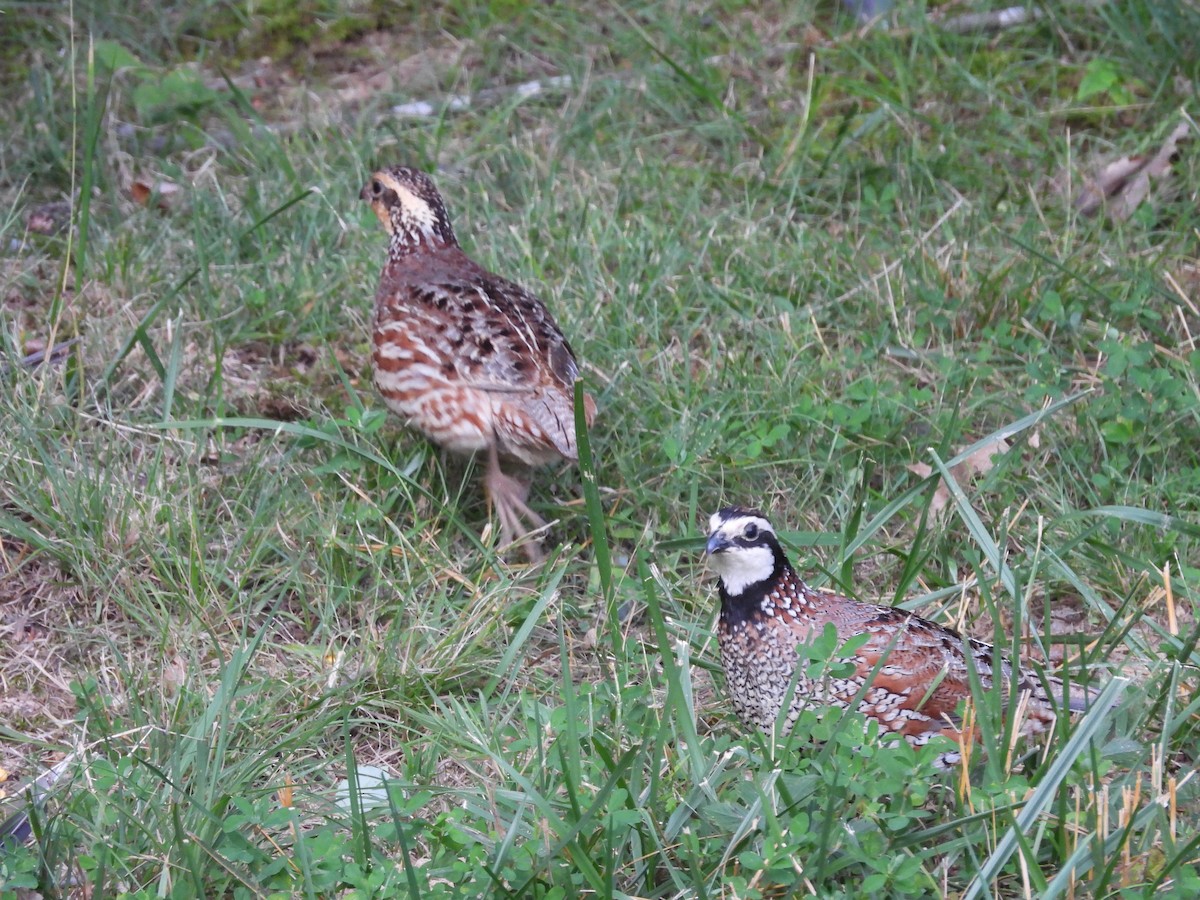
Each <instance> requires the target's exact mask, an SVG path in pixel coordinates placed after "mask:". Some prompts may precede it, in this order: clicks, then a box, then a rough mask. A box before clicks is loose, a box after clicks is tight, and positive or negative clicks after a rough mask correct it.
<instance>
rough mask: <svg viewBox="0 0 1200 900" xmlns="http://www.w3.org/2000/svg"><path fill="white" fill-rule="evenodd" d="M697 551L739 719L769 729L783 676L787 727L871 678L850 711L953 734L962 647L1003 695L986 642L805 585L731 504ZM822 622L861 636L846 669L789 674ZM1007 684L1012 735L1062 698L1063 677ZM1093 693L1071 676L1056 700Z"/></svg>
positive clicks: (1074, 707) (966, 693)
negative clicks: (707, 565) (712, 581)
mask: <svg viewBox="0 0 1200 900" xmlns="http://www.w3.org/2000/svg"><path fill="white" fill-rule="evenodd" d="M707 553H708V556H709V558H710V560H711V565H712V566H713V568H715V569H716V570H717V573H718V574H719V575H720V595H721V616H720V621H719V623H718V625H717V640H718V643H719V644H720V647H721V664H722V666H723V667H724V669H725V680H726V683H727V685H728V690H729V696H730V699H731V700H732V701H733V708H734V710H735V711H736V712H737V714H738V716H739V717H740V718H741V719H742V721H744V722H745V723H746V724H748V725H753V726H757V727H758V728H760V729H762V730H763V731H766V732H768V733H770V731H771V730H772V728H774V727H775V724H776V720H777V718H778V716H779V713H780V710H781V708H782V707H783V702H784V699H785V696H786V695H787V693H788V691H789V690H790V689H791V686H792V681H793V679H796V685H795V689H794V693H793V694H792V702H791V706H790V707H789V709H788V712H787V717H786V720H785V722H784V723H782V727H783V728H784V730H786V731H790V730H791V728H792V726H793V725H794V724H795V722H796V719H797V718H798V717H799V715H800V713H801V711H802V710H803V709H805V708H806V707H821V706H834V707H839V708H842V709H844V708H846V707H847V706H849V705H850V703H851V702H852V701H853V699H854V698H855V697H856V696H857V695H858V693H859V691H860V689H861V688H862V687H863V684H864V682H866V681H867V679H869V678H870V679H871V683H870V685H869V686H868V687H867V689H866V690H865V691H864V692H863V695H862V699H861V700H860V702H859V705H858V710H859V712H861V713H863V714H864V715H866V716H867V717H868V718H871V719H875V720H876V721H877V722H878V723H879V727H880V729H881V731H884V732H892V733H896V734H899V735H901V736H903V737H904V738H905V739H906V740H907V741H908V742H909V743H910V744H912V745H914V746H919V745H922V744H925V743H927V742H928V741H929V739H930V738H932V737H933V736H934V735H945V736H947V737H950V738H953V739H955V740H956V741H959V742H961V741H962V733H961V727H962V722H961V720H960V715H959V712H958V705H959V701H961V700H963V699H965V698H969V697H970V696H971V689H970V682H969V680H968V679H969V675H968V670H967V663H966V660H965V657H964V652H965V651H964V646H965V647H968V648H969V650H970V653H971V656H972V659H973V661H974V665H975V670H976V672H977V673H978V675H979V681H980V683H981V685H982V687H983V688H984V690H992V689H993V688H995V689H998V690H999V691H1000V692H1001V696H1002V697H1003V698H1004V700H1005V701H1006V703H1007V700H1008V694H1009V687H1010V684H1011V683H1012V674H1013V670H1012V664H1011V663H1010V662H1009V661H1008V660H1007V659H1005V658H1004V657H1003V656H1001V655H999V654H997V653H996V652H995V650H994V649H993V648H992V647H991V646H990V645H988V644H985V643H982V642H981V641H976V640H973V639H972V640H967V641H965V644H964V638H963V637H962V636H961V635H960V634H959V633H958V632H957V631H953V630H951V629H949V628H945V627H943V626H941V625H938V624H936V623H934V622H930V621H929V620H928V619H923V618H921V617H920V616H917V615H914V614H912V613H909V612H905V611H904V610H902V609H896V608H895V607H890V606H873V605H871V604H867V603H860V602H858V601H857V600H851V599H849V598H848V597H841V596H838V595H836V594H832V593H827V592H823V591H818V590H814V589H813V588H811V587H809V586H808V585H807V584H805V583H804V581H803V580H802V579H801V578H800V576H799V575H797V574H796V572H795V570H794V569H793V568H792V566H791V563H789V562H788V559H787V556H786V555H785V554H784V552H783V548H782V547H781V546H780V544H779V540H778V539H777V538H776V537H775V531H774V530H773V529H772V528H771V523H770V522H768V521H767V520H766V518H765V517H764V516H763V514H762V513H761V512H758V511H757V510H752V509H744V508H742V507H737V506H730V507H726V508H725V509H722V510H721V511H720V512H717V513H716V514H714V515H713V517H712V518H711V519H710V520H709V534H708V547H707ZM830 623H832V624H833V625H834V627H835V628H836V629H837V633H838V637H839V639H840V641H842V642H844V641H846V640H848V639H850V638H852V637H855V636H856V635H864V634H865V635H868V636H869V637H868V638H867V641H866V643H865V644H863V645H862V646H861V647H859V648H858V649H857V650H854V651H853V653H852V654H851V656H850V661H851V662H852V663H853V664H854V667H855V673H854V674H853V675H852V676H849V677H846V678H839V679H824V680H820V681H816V680H812V679H809V678H807V677H806V676H805V673H804V671H801V672H800V675H799V676H797V674H796V669H797V666H798V665H799V658H800V657H799V655H798V653H797V650H796V648H797V645H798V644H802V643H808V642H811V641H812V640H814V639H815V638H816V637H818V636H819V635H820V634H821V633H822V631H823V630H824V629H825V626H826V625H828V624H830ZM881 659H883V662H882V664H880V660H881ZM877 666H878V670H876V667H877ZM872 672H874V673H875V674H874V676H873V677H872V674H871V673H872ZM1017 689H1018V692H1019V694H1020V695H1021V696H1022V700H1023V701H1024V703H1025V706H1024V718H1023V720H1022V722H1021V724H1020V731H1021V733H1022V734H1024V735H1030V734H1037V733H1039V732H1042V731H1045V730H1046V729H1048V728H1049V727H1050V726H1051V725H1052V724H1053V722H1054V717H1055V713H1056V711H1057V710H1058V709H1060V708H1061V707H1062V705H1063V683H1062V682H1061V681H1060V680H1059V679H1057V678H1051V677H1045V678H1042V677H1039V676H1038V675H1037V674H1036V673H1035V672H1033V671H1032V670H1029V669H1026V668H1024V667H1020V666H1018V669H1017ZM1095 696H1096V692H1092V691H1088V690H1085V689H1083V688H1081V687H1079V686H1077V685H1075V684H1072V685H1071V686H1070V692H1069V695H1068V696H1067V697H1066V703H1065V705H1066V708H1067V709H1068V710H1069V711H1071V712H1077V711H1082V710H1084V709H1086V708H1087V705H1088V704H1089V703H1090V702H1091V701H1092V700H1093V699H1095ZM960 756H961V754H960V753H958V752H956V751H951V752H948V753H945V754H942V756H941V757H940V758H939V764H941V765H942V766H949V765H954V764H955V763H957V762H959V758H960Z"/></svg>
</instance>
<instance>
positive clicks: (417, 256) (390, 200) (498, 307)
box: [361, 166, 596, 559]
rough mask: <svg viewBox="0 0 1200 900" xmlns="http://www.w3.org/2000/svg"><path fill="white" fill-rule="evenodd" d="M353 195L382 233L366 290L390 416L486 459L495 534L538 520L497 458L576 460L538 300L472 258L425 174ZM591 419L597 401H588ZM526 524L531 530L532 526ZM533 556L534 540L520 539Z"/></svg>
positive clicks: (519, 531) (398, 170)
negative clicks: (382, 247) (373, 281)
mask: <svg viewBox="0 0 1200 900" xmlns="http://www.w3.org/2000/svg"><path fill="white" fill-rule="evenodd" d="M361 197H362V199H364V200H366V201H367V202H368V203H370V204H371V209H373V210H374V211H375V215H376V216H378V217H379V221H380V222H382V223H383V227H384V228H386V229H387V232H388V234H389V236H390V240H389V242H388V257H387V262H386V263H385V264H384V266H383V272H382V274H381V275H380V277H379V289H378V291H377V292H376V295H375V320H374V326H373V337H374V343H375V350H374V361H375V385H376V387H378V389H379V392H380V393H381V394H382V395H383V399H384V402H385V403H386V404H387V405H388V408H389V409H391V410H392V411H394V412H396V413H398V414H399V415H401V416H403V417H404V419H405V421H406V422H407V424H409V425H411V426H412V427H413V428H416V429H417V430H418V431H420V432H421V433H423V434H424V435H425V436H426V437H427V438H429V440H431V441H433V442H434V443H435V444H438V445H440V446H442V447H444V448H446V449H447V450H452V451H455V452H459V453H476V452H479V451H483V450H486V451H487V454H488V468H487V475H486V477H485V479H484V487H485V489H486V491H487V495H488V498H489V499H490V501H491V502H492V503H493V504H494V505H495V507H496V512H497V513H498V515H499V517H500V528H501V538H502V541H503V542H504V543H510V542H511V541H512V540H514V539H515V538H518V537H522V536H524V535H526V534H528V530H526V529H525V528H524V525H523V523H528V524H529V525H531V526H532V527H533V528H540V527H542V526H544V525H545V524H546V523H545V522H544V521H543V520H542V518H541V517H540V516H538V515H537V513H535V512H533V510H531V509H530V508H529V507H528V506H527V505H526V502H525V501H526V497H527V496H528V493H529V483H528V481H527V480H525V479H523V478H519V477H516V476H514V475H510V474H505V473H504V472H503V471H502V470H501V468H500V460H501V459H504V460H506V461H511V462H516V463H518V464H520V465H522V466H526V467H528V466H540V465H545V464H547V463H551V462H555V461H558V460H575V459H577V458H578V451H577V449H576V444H575V413H574V385H575V381H576V379H578V378H579V367H578V365H577V364H576V362H575V355H574V353H573V352H572V351H571V345H570V344H568V343H567V340H566V338H565V337H563V333H562V331H560V330H559V328H558V325H556V324H555V322H554V319H553V318H552V317H551V315H550V313H549V312H548V311H547V310H546V307H545V306H544V305H543V304H542V302H541V301H540V300H539V299H538V298H537V297H535V296H534V295H533V294H531V293H530V292H529V291H527V290H525V289H524V288H523V287H521V286H520V285H518V284H514V283H513V282H511V281H508V280H507V279H504V278H501V277H500V276H499V275H495V274H493V273H491V272H489V271H488V270H487V269H485V268H483V267H482V266H480V265H478V264H477V263H475V262H474V261H473V260H471V259H470V258H469V257H468V256H467V255H466V254H465V253H464V252H463V251H462V248H461V247H460V246H459V245H458V240H457V239H456V238H455V236H454V229H453V228H451V227H450V218H449V216H448V215H447V214H446V207H445V205H444V204H443V203H442V198H441V196H440V195H439V194H438V192H437V188H435V187H434V185H433V181H432V180H431V179H430V178H429V176H428V175H426V174H425V173H424V172H420V171H417V170H416V169H410V168H408V167H405V166H392V167H391V168H387V169H381V170H380V171H378V172H376V173H375V174H374V175H372V176H371V180H370V181H368V182H367V184H366V186H365V187H364V188H363V189H362V193H361ZM584 404H585V416H586V419H587V422H588V424H589V425H590V424H591V422H592V420H593V418H594V417H595V414H596V404H595V403H594V402H593V400H592V398H591V397H590V396H585V398H584ZM529 530H532V529H529ZM525 549H526V552H527V553H528V554H529V555H530V558H531V559H534V558H536V557H537V548H536V545H535V544H527V545H526V548H525Z"/></svg>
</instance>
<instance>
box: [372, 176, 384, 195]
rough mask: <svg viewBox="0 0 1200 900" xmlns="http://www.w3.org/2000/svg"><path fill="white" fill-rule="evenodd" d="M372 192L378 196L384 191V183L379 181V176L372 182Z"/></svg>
mask: <svg viewBox="0 0 1200 900" xmlns="http://www.w3.org/2000/svg"><path fill="white" fill-rule="evenodd" d="M371 193H372V194H374V195H375V196H376V197H378V196H379V195H380V194H382V193H383V185H382V184H381V183H380V182H379V179H378V178H376V179H375V180H373V181H372V182H371Z"/></svg>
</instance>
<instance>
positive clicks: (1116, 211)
mask: <svg viewBox="0 0 1200 900" xmlns="http://www.w3.org/2000/svg"><path fill="white" fill-rule="evenodd" d="M1189 131H1190V126H1189V124H1188V123H1187V122H1180V123H1179V124H1178V125H1177V126H1176V127H1175V130H1174V131H1172V132H1171V133H1170V135H1168V137H1167V139H1166V141H1164V142H1163V145H1162V146H1161V147H1159V149H1158V152H1157V153H1155V154H1153V155H1148V154H1145V153H1143V154H1140V155H1138V156H1122V157H1121V158H1120V159H1118V160H1115V161H1113V162H1110V163H1108V164H1107V165H1105V166H1103V167H1102V168H1100V170H1099V171H1098V172H1097V173H1096V174H1095V176H1093V177H1091V178H1084V181H1083V189H1082V190H1081V191H1080V192H1079V195H1078V196H1077V197H1076V198H1075V201H1074V205H1075V209H1076V210H1078V212H1079V214H1080V215H1083V216H1091V215H1095V214H1096V213H1097V212H1098V211H1100V210H1101V209H1104V210H1106V211H1107V212H1108V215H1109V217H1110V218H1111V219H1112V220H1113V221H1115V222H1123V221H1125V220H1126V219H1128V218H1129V217H1130V216H1131V215H1133V212H1134V210H1136V209H1137V208H1138V206H1140V205H1141V203H1142V201H1143V200H1145V199H1146V198H1147V197H1149V196H1150V188H1151V182H1152V180H1154V181H1158V180H1161V179H1163V178H1166V177H1167V176H1168V175H1170V174H1171V166H1172V164H1173V163H1174V162H1175V161H1176V160H1178V159H1179V144H1180V143H1181V142H1182V141H1183V140H1184V139H1185V138H1187V137H1188V134H1189Z"/></svg>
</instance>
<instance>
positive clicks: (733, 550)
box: [709, 547, 775, 597]
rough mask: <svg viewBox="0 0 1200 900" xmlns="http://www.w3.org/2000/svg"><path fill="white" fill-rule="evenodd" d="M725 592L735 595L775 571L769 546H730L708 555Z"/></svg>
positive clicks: (768, 576)
mask: <svg viewBox="0 0 1200 900" xmlns="http://www.w3.org/2000/svg"><path fill="white" fill-rule="evenodd" d="M709 565H711V566H712V567H713V568H714V569H716V570H717V574H718V575H720V576H721V583H722V584H724V585H725V590H726V592H727V593H729V594H731V595H733V596H735V597H736V596H737V595H738V594H740V593H741V592H742V591H744V590H745V589H746V588H748V587H750V586H751V585H754V584H758V583H759V582H760V581H766V580H767V579H768V578H770V577H771V573H772V572H774V571H775V554H774V553H772V552H771V548H770V547H730V548H729V549H728V550H722V551H721V552H720V553H714V554H713V555H712V556H711V557H709Z"/></svg>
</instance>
